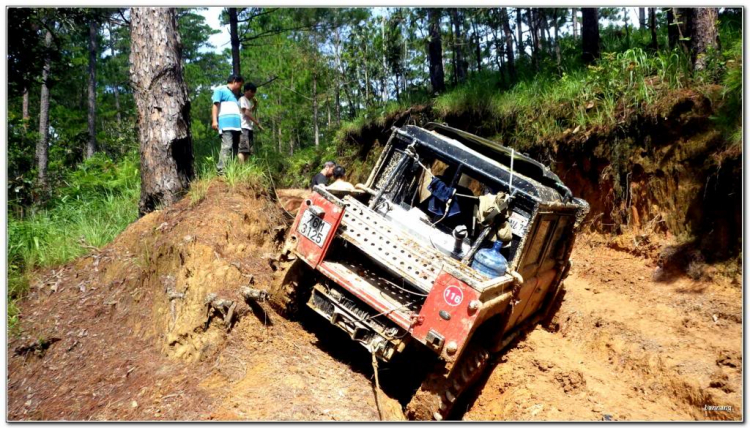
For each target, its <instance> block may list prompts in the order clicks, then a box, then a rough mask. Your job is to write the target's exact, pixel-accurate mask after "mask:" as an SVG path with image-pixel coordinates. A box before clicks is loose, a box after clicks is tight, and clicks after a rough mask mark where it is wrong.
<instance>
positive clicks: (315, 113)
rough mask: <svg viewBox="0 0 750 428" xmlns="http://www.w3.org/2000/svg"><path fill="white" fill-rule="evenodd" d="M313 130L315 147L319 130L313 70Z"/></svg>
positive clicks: (316, 81) (316, 80)
mask: <svg viewBox="0 0 750 428" xmlns="http://www.w3.org/2000/svg"><path fill="white" fill-rule="evenodd" d="M312 76H313V79H312V80H313V87H312V90H313V96H312V98H313V100H312V102H313V132H314V133H315V147H318V146H319V145H320V135H319V134H320V132H318V73H316V72H314V71H313V75H312Z"/></svg>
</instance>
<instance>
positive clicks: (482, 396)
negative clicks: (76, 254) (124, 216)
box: [7, 181, 742, 421]
mask: <svg viewBox="0 0 750 428" xmlns="http://www.w3.org/2000/svg"><path fill="white" fill-rule="evenodd" d="M282 223H283V214H282V212H281V211H280V210H279V209H278V208H277V207H276V206H275V205H274V204H272V203H271V202H269V201H268V200H267V199H266V198H265V197H259V196H256V194H255V193H254V192H253V191H251V190H249V189H244V188H242V187H241V186H238V187H237V188H235V189H230V188H228V187H227V186H226V185H225V184H223V183H222V182H220V181H215V182H213V183H212V185H211V188H210V189H209V191H208V193H207V196H206V198H205V199H204V200H202V201H200V202H198V203H197V204H195V205H192V206H191V203H190V198H185V200H183V201H182V202H180V203H179V204H177V205H175V206H174V207H171V208H169V209H166V210H163V211H160V212H156V213H152V214H150V215H148V216H146V217H144V218H142V219H141V220H139V221H138V222H136V223H134V224H133V225H131V226H130V227H129V228H128V229H127V230H126V231H124V232H123V233H122V234H121V235H120V236H119V237H118V238H117V239H116V240H115V241H114V242H113V243H112V244H110V245H108V246H106V247H104V248H103V249H101V250H99V251H96V252H94V253H92V254H91V255H89V256H86V257H83V258H81V259H78V260H76V261H74V262H71V263H69V264H67V265H65V266H62V267H58V268H56V269H49V270H45V271H40V272H39V273H38V275H37V281H36V283H35V284H34V285H35V286H34V287H33V288H32V290H31V292H30V293H29V295H28V296H27V297H26V298H25V299H23V301H21V302H20V308H21V314H22V315H21V321H20V326H21V330H22V333H21V334H20V335H19V336H11V337H10V338H9V344H8V350H7V355H8V391H7V392H8V419H9V420H12V421H17V420H209V419H216V420H276V421H278V420H348V421H360V420H363V421H364V420H378V419H379V418H380V415H379V413H378V409H377V406H376V402H375V393H374V392H375V391H374V387H373V379H372V369H371V367H369V365H368V364H367V361H365V362H364V363H363V361H362V358H361V353H362V351H361V350H359V349H358V348H357V347H358V346H359V345H357V344H355V343H353V342H351V341H349V340H348V339H347V338H345V337H343V338H339V336H337V335H336V333H335V331H334V330H333V328H332V327H330V328H329V326H325V325H323V324H321V325H320V326H314V325H312V326H311V325H310V323H307V324H306V323H304V322H303V323H302V324H300V323H297V322H292V321H288V320H286V319H284V318H281V317H279V316H278V315H276V313H275V312H273V311H272V310H270V308H269V307H268V306H267V304H266V303H260V304H253V305H252V306H248V304H246V303H244V302H242V301H241V299H240V298H239V296H238V295H237V290H238V288H239V287H240V286H243V285H250V284H251V283H254V285H255V286H256V287H258V288H267V287H268V285H269V282H270V280H271V275H272V269H271V266H270V263H269V260H270V259H271V258H272V257H273V256H274V254H275V251H276V250H277V246H278V243H279V242H280V239H281V238H282V234H283V229H281V228H279V227H278V226H279V225H281V224H282ZM655 267H656V266H655V264H654V263H653V262H650V261H649V260H648V259H644V258H642V257H639V256H636V255H632V254H628V253H625V252H622V251H616V250H614V249H610V248H607V247H605V246H603V245H602V244H600V243H595V242H594V241H593V240H591V241H585V240H584V241H581V240H579V243H578V244H577V248H576V250H575V252H574V269H573V271H572V273H571V276H570V277H569V279H568V280H567V281H566V285H567V290H568V292H567V294H566V296H565V300H564V301H563V303H562V306H561V308H560V310H559V312H558V315H557V317H556V318H555V320H554V322H553V327H554V326H557V327H556V328H552V329H551V330H552V331H550V330H546V329H544V328H542V327H538V328H536V329H534V330H533V331H532V332H530V333H529V334H528V335H527V336H526V337H524V338H522V339H520V340H519V341H518V342H517V343H516V344H515V346H513V347H511V349H510V350H508V351H507V352H506V353H505V354H504V355H502V356H501V357H500V358H499V359H498V360H497V364H496V365H495V366H494V368H493V370H492V371H491V372H489V373H488V375H487V376H486V377H485V378H484V379H483V381H482V384H481V385H479V386H478V387H477V388H476V390H475V391H474V393H473V394H472V395H470V396H469V397H468V399H467V400H464V401H465V403H464V406H463V409H461V410H462V412H460V413H462V414H459V415H458V416H461V417H463V418H464V419H467V420H601V419H602V418H611V419H613V420H696V419H698V420H701V419H735V420H737V419H741V418H742V400H741V397H742V382H741V375H742V372H741V370H742V357H741V355H742V335H741V331H742V324H741V323H742V299H741V297H742V296H741V289H740V288H739V286H737V285H733V284H731V283H724V282H721V281H712V282H706V281H704V282H696V281H692V280H690V279H687V278H677V279H672V280H669V281H667V282H655V281H653V280H652V279H651V276H652V273H653V272H654V269H655ZM170 292H177V293H185V294H184V297H182V298H179V299H174V300H171V301H170V300H169V295H170ZM212 292H213V293H217V294H218V295H219V296H220V297H222V298H226V299H232V300H234V301H236V302H238V308H239V313H240V316H239V320H238V321H237V322H236V323H235V324H234V326H233V327H232V328H231V330H229V332H227V331H226V328H225V326H224V324H223V323H222V320H220V319H217V318H212V319H211V320H210V323H209V326H208V328H205V324H204V323H205V321H206V313H205V306H204V305H203V302H204V299H205V296H206V295H207V294H208V293H212ZM40 339H43V340H45V341H47V342H53V343H51V344H50V345H49V348H48V349H47V350H46V351H44V352H41V351H37V352H35V351H30V352H27V353H25V354H24V353H21V354H19V353H18V352H17V350H19V349H21V347H23V346H28V345H32V344H33V343H34V342H38V341H39V340H40ZM52 339H59V340H58V341H54V340H52ZM349 350H351V351H349ZM357 352H359V353H357ZM350 353H351V354H352V355H351V356H350V355H349V354H350ZM380 371H381V381H382V382H385V383H389V385H384V389H386V390H387V391H389V393H392V392H393V391H395V390H397V388H398V384H397V383H398V376H390V379H389V376H388V375H387V373H388V371H389V368H388V367H387V366H385V365H383V364H381V367H380ZM392 395H394V397H395V395H397V394H392ZM379 397H380V404H381V411H382V413H383V418H384V419H401V418H403V415H402V414H401V412H400V405H399V403H398V402H397V401H396V400H395V399H394V398H391V397H389V396H388V394H385V393H383V392H382V391H380V394H379ZM399 398H400V397H399ZM704 405H714V406H732V410H731V411H704V410H703V406H704ZM463 412H465V413H463Z"/></svg>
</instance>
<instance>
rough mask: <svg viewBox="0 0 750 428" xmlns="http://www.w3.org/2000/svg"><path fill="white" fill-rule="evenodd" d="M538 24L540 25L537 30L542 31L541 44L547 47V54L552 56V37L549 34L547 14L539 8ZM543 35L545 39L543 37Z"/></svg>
mask: <svg viewBox="0 0 750 428" xmlns="http://www.w3.org/2000/svg"><path fill="white" fill-rule="evenodd" d="M539 22H540V23H541V24H540V26H539V28H540V29H541V31H542V42H544V46H546V47H547V53H548V54H549V56H552V35H551V34H550V33H549V21H548V20H547V13H546V12H545V11H544V9H542V8H539ZM544 34H546V35H547V37H544Z"/></svg>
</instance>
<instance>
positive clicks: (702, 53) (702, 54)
mask: <svg viewBox="0 0 750 428" xmlns="http://www.w3.org/2000/svg"><path fill="white" fill-rule="evenodd" d="M718 20H719V10H718V9H716V8H713V7H699V8H693V9H691V10H690V19H689V20H688V23H689V30H688V31H689V32H690V57H691V59H692V61H693V69H694V70H696V71H700V70H703V69H705V68H706V62H707V59H706V54H707V53H708V52H709V51H710V50H712V49H715V50H718V49H719V31H718V29H717V27H716V23H717V22H718Z"/></svg>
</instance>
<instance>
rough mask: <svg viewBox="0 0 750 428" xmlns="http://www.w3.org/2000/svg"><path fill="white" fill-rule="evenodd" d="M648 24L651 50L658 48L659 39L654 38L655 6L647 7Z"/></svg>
mask: <svg viewBox="0 0 750 428" xmlns="http://www.w3.org/2000/svg"><path fill="white" fill-rule="evenodd" d="M648 22H649V24H648V26H649V29H650V30H651V45H650V46H649V47H650V48H651V49H652V50H654V51H656V50H657V49H659V41H658V39H657V38H656V8H655V7H650V8H648Z"/></svg>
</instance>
